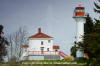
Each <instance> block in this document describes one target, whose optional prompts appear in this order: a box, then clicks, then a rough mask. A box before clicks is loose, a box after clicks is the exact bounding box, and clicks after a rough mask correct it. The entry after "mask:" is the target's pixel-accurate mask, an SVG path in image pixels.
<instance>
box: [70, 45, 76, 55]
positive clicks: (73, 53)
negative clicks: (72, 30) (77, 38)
mask: <svg viewBox="0 0 100 66" xmlns="http://www.w3.org/2000/svg"><path fill="white" fill-rule="evenodd" d="M76 51H77V48H76V45H74V46H72V48H71V55H72V56H73V57H76Z"/></svg>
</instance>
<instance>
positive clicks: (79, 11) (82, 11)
mask: <svg viewBox="0 0 100 66" xmlns="http://www.w3.org/2000/svg"><path fill="white" fill-rule="evenodd" d="M74 16H85V8H84V7H83V6H81V5H79V6H78V7H76V8H75V10H74Z"/></svg>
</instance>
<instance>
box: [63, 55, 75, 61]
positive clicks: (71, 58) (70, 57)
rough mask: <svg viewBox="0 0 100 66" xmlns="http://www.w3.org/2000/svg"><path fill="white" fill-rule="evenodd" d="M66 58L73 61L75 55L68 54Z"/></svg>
mask: <svg viewBox="0 0 100 66" xmlns="http://www.w3.org/2000/svg"><path fill="white" fill-rule="evenodd" d="M64 60H68V61H73V60H74V57H73V56H67V57H66V58H64Z"/></svg>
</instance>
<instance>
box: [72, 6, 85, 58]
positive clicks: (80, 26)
mask: <svg viewBox="0 0 100 66" xmlns="http://www.w3.org/2000/svg"><path fill="white" fill-rule="evenodd" d="M73 18H74V19H75V21H76V42H81V41H82V36H83V35H84V23H85V22H86V16H85V8H84V7H83V6H80V5H79V6H78V7H76V8H75V10H74V15H73ZM76 57H77V58H81V57H84V51H83V50H82V49H81V48H80V49H78V50H77V52H76Z"/></svg>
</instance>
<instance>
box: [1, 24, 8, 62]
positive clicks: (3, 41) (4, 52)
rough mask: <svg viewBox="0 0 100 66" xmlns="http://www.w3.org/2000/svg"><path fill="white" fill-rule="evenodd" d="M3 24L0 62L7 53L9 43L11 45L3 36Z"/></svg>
mask: <svg viewBox="0 0 100 66" xmlns="http://www.w3.org/2000/svg"><path fill="white" fill-rule="evenodd" d="M2 30H3V26H2V25H0V63H1V62H3V57H4V56H6V55H7V49H6V47H7V45H9V43H8V41H7V39H5V37H3V36H2Z"/></svg>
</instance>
